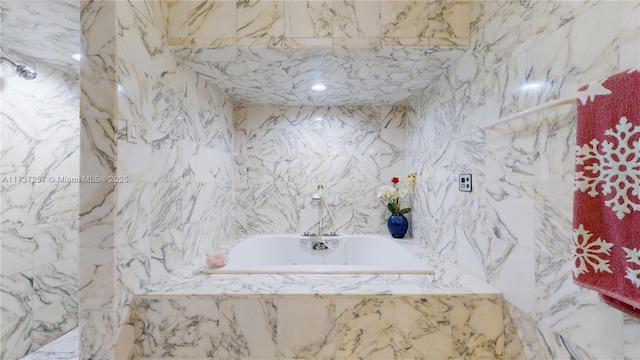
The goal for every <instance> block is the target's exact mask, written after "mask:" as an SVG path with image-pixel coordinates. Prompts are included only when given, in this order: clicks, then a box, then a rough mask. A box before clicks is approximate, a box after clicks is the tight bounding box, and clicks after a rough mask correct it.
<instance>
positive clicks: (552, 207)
mask: <svg viewBox="0 0 640 360" xmlns="http://www.w3.org/2000/svg"><path fill="white" fill-rule="evenodd" d="M572 185H573V184H572V183H571V182H562V183H557V182H549V183H539V184H536V185H535V186H534V190H535V193H536V195H535V197H534V199H535V210H536V220H535V232H536V242H535V246H536V248H537V250H538V251H539V252H540V253H542V254H545V255H550V256H555V257H558V258H563V259H569V258H570V255H571V254H570V247H571V240H570V239H571V230H572V217H573V211H572V209H573V208H572V205H573V186H572Z"/></svg>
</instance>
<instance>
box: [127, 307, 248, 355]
mask: <svg viewBox="0 0 640 360" xmlns="http://www.w3.org/2000/svg"><path fill="white" fill-rule="evenodd" d="M134 306H135V309H136V310H135V323H134V327H135V333H136V340H135V343H136V347H135V353H134V355H135V356H136V357H144V358H161V357H180V358H185V359H187V358H202V357H203V356H204V357H206V356H217V355H222V353H221V351H223V349H224V347H223V344H222V343H221V342H220V341H221V329H220V325H221V324H220V321H221V320H223V317H222V316H223V315H222V314H221V313H220V308H219V305H218V304H217V302H216V301H215V299H212V298H209V299H207V298H195V297H190V298H187V301H186V302H178V301H175V300H174V299H171V298H166V299H156V300H151V299H142V300H139V301H136V302H135V305H134ZM205 309H206V311H204V310H205ZM240 341H241V340H240ZM156 344H164V345H163V346H156Z"/></svg>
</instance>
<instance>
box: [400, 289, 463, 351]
mask: <svg viewBox="0 0 640 360" xmlns="http://www.w3.org/2000/svg"><path fill="white" fill-rule="evenodd" d="M393 312H394V318H393V332H394V334H393V336H394V343H395V344H396V357H398V358H400V359H409V358H411V359H421V358H447V357H449V356H451V355H453V354H455V353H454V352H453V351H454V347H453V346H454V338H453V334H452V327H451V315H452V313H451V312H452V307H451V299H448V298H446V297H443V298H440V297H432V298H414V297H407V298H395V299H394V300H393Z"/></svg>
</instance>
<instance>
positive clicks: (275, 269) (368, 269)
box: [194, 234, 435, 274]
mask: <svg viewBox="0 0 640 360" xmlns="http://www.w3.org/2000/svg"><path fill="white" fill-rule="evenodd" d="M274 236H278V237H286V238H294V239H300V238H303V236H302V235H298V234H256V235H248V236H247V237H246V238H243V239H242V240H240V241H238V242H236V243H235V245H234V247H236V246H238V245H240V244H241V243H243V242H245V241H247V240H250V239H256V238H267V237H274ZM362 236H366V237H376V238H382V239H385V240H388V241H393V242H395V243H396V244H397V245H398V246H400V247H402V248H403V250H404V251H407V252H408V253H409V254H410V255H411V257H412V260H411V262H410V263H409V264H408V265H405V266H402V267H393V266H386V267H372V266H362V265H337V264H331V265H328V264H302V265H272V266H259V267H250V266H249V267H243V268H242V269H237V268H234V267H233V265H232V262H233V261H232V260H230V262H229V264H228V266H225V267H221V268H216V269H212V268H209V267H207V266H202V267H201V268H199V269H197V270H195V271H194V273H203V274H434V273H435V269H434V268H433V267H432V266H430V265H429V264H427V263H425V262H424V261H423V260H421V259H419V258H418V257H417V256H416V255H415V254H413V253H411V252H410V251H409V250H407V249H406V248H405V246H403V244H406V240H403V241H397V240H396V239H393V238H390V237H389V236H386V235H381V234H352V235H351V234H350V235H345V238H346V239H347V241H348V239H349V238H350V237H362ZM331 239H336V237H332V238H331ZM337 239H340V237H337ZM230 250H231V251H232V250H233V247H232V248H231V249H230ZM231 259H233V257H231ZM229 265H231V266H229Z"/></svg>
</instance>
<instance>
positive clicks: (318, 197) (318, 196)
mask: <svg viewBox="0 0 640 360" xmlns="http://www.w3.org/2000/svg"><path fill="white" fill-rule="evenodd" d="M322 189H324V187H323V186H322V185H318V192H317V193H315V194H313V195H311V200H314V201H318V200H322Z"/></svg>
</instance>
